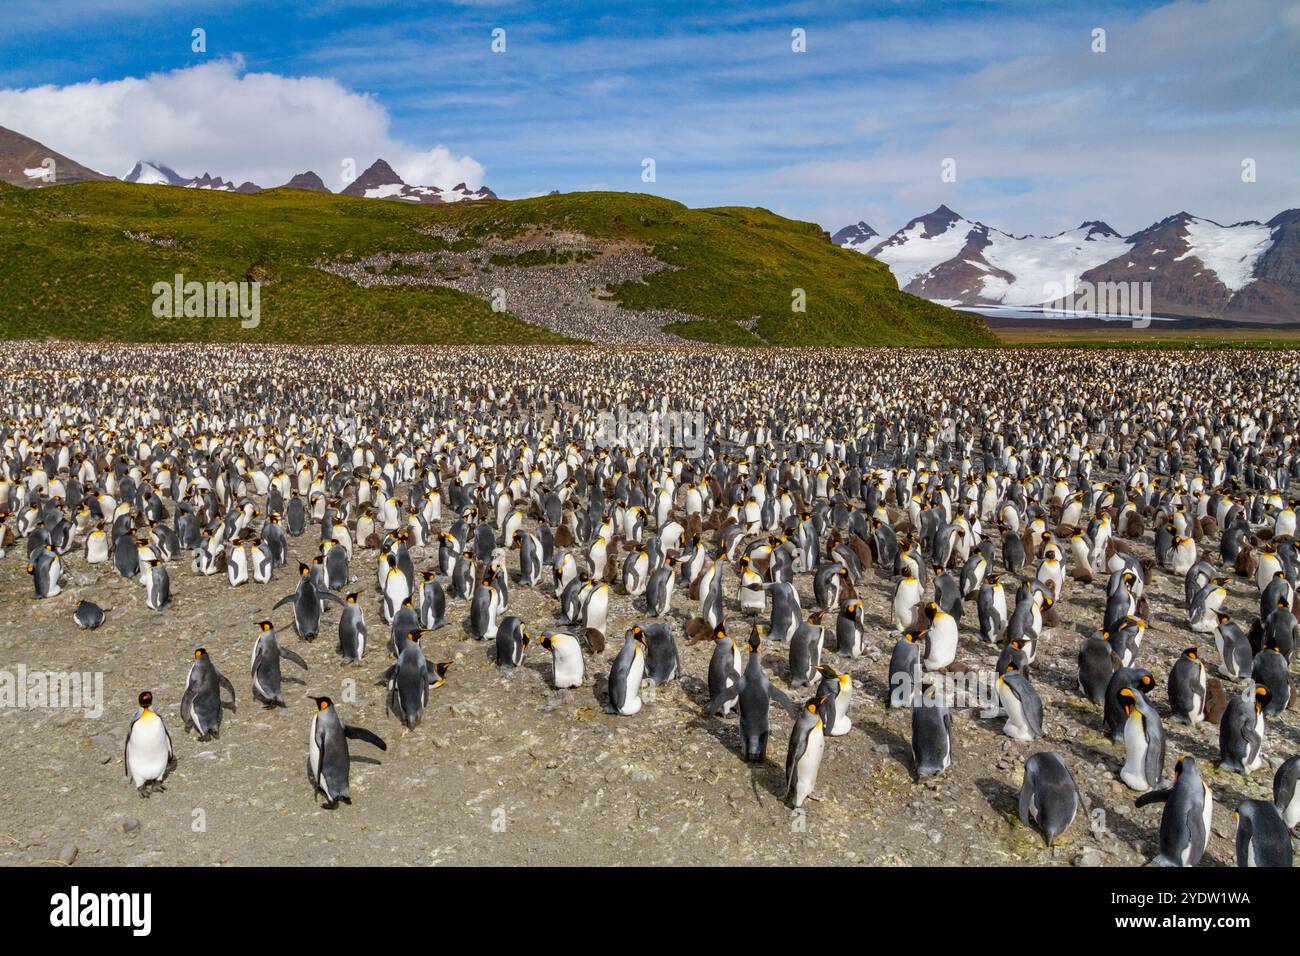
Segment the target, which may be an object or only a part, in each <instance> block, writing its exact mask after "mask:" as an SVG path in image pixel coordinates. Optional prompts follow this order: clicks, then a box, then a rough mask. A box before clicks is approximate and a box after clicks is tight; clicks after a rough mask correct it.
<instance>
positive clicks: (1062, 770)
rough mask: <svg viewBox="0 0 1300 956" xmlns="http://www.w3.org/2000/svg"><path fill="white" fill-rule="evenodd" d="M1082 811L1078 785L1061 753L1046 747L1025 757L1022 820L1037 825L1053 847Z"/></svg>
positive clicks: (1027, 823)
mask: <svg viewBox="0 0 1300 956" xmlns="http://www.w3.org/2000/svg"><path fill="white" fill-rule="evenodd" d="M1078 812H1079V788H1078V786H1077V785H1076V784H1075V782H1074V775H1073V774H1072V773H1070V768H1069V767H1067V766H1066V765H1065V761H1064V760H1062V759H1061V755H1060V754H1057V753H1052V752H1051V751H1048V750H1044V751H1040V752H1039V753H1036V754H1033V755H1032V756H1030V757H1029V758H1028V759H1027V760H1026V761H1025V780H1024V783H1023V784H1022V785H1021V787H1020V822H1021V823H1023V824H1024V825H1025V826H1027V827H1028V826H1037V827H1038V829H1039V830H1041V831H1042V834H1043V840H1044V841H1045V842H1046V843H1047V845H1048V846H1049V847H1050V846H1051V845H1052V844H1053V843H1055V842H1056V838H1057V837H1059V836H1060V835H1061V834H1062V833H1064V832H1065V831H1066V830H1067V829H1069V827H1070V824H1071V823H1073V822H1074V817H1075V815H1076V814H1077V813H1078Z"/></svg>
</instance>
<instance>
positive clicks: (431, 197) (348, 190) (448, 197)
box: [342, 159, 497, 205]
mask: <svg viewBox="0 0 1300 956" xmlns="http://www.w3.org/2000/svg"><path fill="white" fill-rule="evenodd" d="M342 193H343V195H345V196H364V197H365V198H367V199H399V200H405V201H406V202H418V203H425V204H426V205H433V204H437V203H448V202H460V201H462V200H466V199H471V200H474V199H496V198H497V197H496V194H495V193H494V192H492V190H490V189H488V188H487V187H486V186H484V187H482V188H480V189H476V190H471V189H470V188H469V187H467V186H466V185H465V184H464V183H457V184H456V185H455V186H453V187H452V188H451V189H441V188H439V187H437V186H409V185H407V184H406V183H405V182H403V180H402V177H401V176H399V175H397V171H396V170H394V169H393V167H392V166H389V165H388V163H386V162H384V160H382V159H377V160H375V161H374V162H373V163H371V164H370V168H368V169H367V170H366V171H365V172H364V173H362V174H361V175H360V176H358V177H357V178H356V179H354V180H352V182H350V183H348V184H347V186H345V187H344V188H343V189H342Z"/></svg>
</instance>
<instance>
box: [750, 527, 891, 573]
mask: <svg viewBox="0 0 1300 956" xmlns="http://www.w3.org/2000/svg"><path fill="white" fill-rule="evenodd" d="M874 542H875V536H874V535H873V536H872V539H871V542H870V543H869V542H866V541H863V540H862V538H861V537H859V535H858V534H857V532H850V533H849V541H848V544H849V547H850V548H852V549H853V553H854V554H856V555H857V556H858V560H859V561H861V562H862V567H863V569H864V570H865V569H867V568H869V567H871V566H872V565H873V564H875V563H876V552H875V547H874ZM755 570H757V568H755ZM760 573H761V572H760Z"/></svg>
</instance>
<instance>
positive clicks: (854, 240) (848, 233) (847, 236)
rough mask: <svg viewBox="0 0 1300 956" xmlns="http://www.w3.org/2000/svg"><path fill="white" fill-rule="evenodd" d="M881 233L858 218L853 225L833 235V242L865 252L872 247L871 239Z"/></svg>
mask: <svg viewBox="0 0 1300 956" xmlns="http://www.w3.org/2000/svg"><path fill="white" fill-rule="evenodd" d="M879 235H880V233H878V232H876V230H874V229H872V228H871V227H870V226H868V225H867V224H866V223H865V222H862V221H861V220H858V221H857V222H855V223H854V224H853V225H851V226H845V227H844V228H843V229H841V230H840V231H839V232H837V233H835V235H833V236H831V242H833V243H835V245H837V246H843V247H844V248H845V249H853V250H854V251H855V252H865V251H866V250H867V249H869V248H870V247H871V240H872V239H875V238H876V237H877V236H879Z"/></svg>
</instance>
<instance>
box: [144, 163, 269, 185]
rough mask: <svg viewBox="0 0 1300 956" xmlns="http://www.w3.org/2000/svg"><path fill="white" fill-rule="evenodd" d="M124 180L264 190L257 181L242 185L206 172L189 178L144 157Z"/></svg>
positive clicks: (163, 164) (156, 183) (155, 183)
mask: <svg viewBox="0 0 1300 956" xmlns="http://www.w3.org/2000/svg"><path fill="white" fill-rule="evenodd" d="M122 181H123V182H128V183H140V184H141V185H145V186H184V187H186V188H188V189H215V190H217V191H218V192H228V193H234V192H239V193H256V192H261V191H262V187H261V186H258V185H257V184H255V183H244V184H243V185H241V186H236V185H235V183H234V181H233V180H229V181H227V180H225V179H222V178H221V177H220V176H211V175H209V174H208V173H206V172H205V173H204V174H203V175H202V176H191V177H189V178H188V179H187V178H186V177H184V176H182V175H181V174H180V173H178V172H176V170H174V169H172V168H171V167H170V166H168V165H166V164H165V163H160V162H157V161H155V160H143V159H142V160H140V161H139V162H137V163H136V164H135V165H134V166H132V167H131V171H130V172H129V173H127V174H126V175H125V176H123V177H122Z"/></svg>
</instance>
